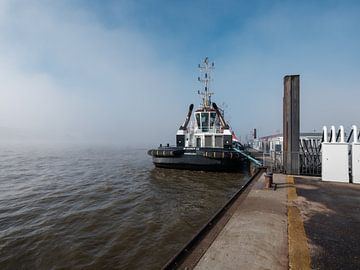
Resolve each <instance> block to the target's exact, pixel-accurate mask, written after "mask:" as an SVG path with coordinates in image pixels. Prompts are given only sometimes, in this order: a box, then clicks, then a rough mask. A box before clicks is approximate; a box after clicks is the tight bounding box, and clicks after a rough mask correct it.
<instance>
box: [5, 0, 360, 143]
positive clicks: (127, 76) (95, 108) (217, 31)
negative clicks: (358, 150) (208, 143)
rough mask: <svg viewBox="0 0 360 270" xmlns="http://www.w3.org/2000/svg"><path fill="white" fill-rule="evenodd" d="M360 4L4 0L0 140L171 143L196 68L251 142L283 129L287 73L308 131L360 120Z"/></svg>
mask: <svg viewBox="0 0 360 270" xmlns="http://www.w3.org/2000/svg"><path fill="white" fill-rule="evenodd" d="M359 29H360V4H358V2H357V1H147V0H139V1H130V0H123V1H95V0H90V1H89V0H88V1H85V0H82V1H67V0H64V1H45V0H34V1H17V0H15V1H10V0H2V1H1V2H0V80H1V82H2V84H1V85H0V129H1V131H2V132H1V134H2V135H1V136H0V138H2V139H4V140H5V139H9V138H19V139H24V140H26V139H30V138H31V139H39V140H50V141H51V140H60V141H62V140H68V141H89V142H93V141H96V142H111V143H119V144H122V145H135V144H137V142H138V141H141V142H142V145H151V144H157V143H166V142H170V143H173V141H174V136H175V132H176V129H177V128H178V127H179V125H180V124H181V123H182V121H183V119H184V117H185V114H186V110H187V107H188V104H190V103H195V105H198V104H199V102H200V99H199V98H198V96H197V94H196V92H197V90H198V89H199V87H200V85H199V84H198V83H197V81H196V78H197V76H198V70H197V68H196V67H197V64H198V63H199V62H200V61H201V60H202V59H203V58H204V56H209V57H210V59H212V60H213V61H215V65H216V69H215V73H214V82H213V91H214V92H215V95H214V97H213V100H214V101H216V102H217V103H218V104H223V103H225V107H226V108H225V113H226V118H227V119H229V121H230V123H231V125H232V127H233V128H234V130H235V131H236V133H237V134H238V135H239V136H240V137H242V138H245V136H246V135H247V134H249V132H250V131H251V130H252V129H253V128H257V129H258V131H259V134H260V135H269V134H273V133H276V132H279V131H281V127H282V119H281V117H282V111H281V110H282V93H283V77H284V76H285V75H287V74H300V76H301V129H302V131H312V130H317V131H319V130H321V128H322V126H323V125H331V124H335V125H340V124H342V125H344V126H345V127H346V128H349V127H350V126H351V125H352V124H357V125H360V123H359V112H360V109H359V107H360V106H359V100H360V89H359V85H360V76H359V75H360V64H359V63H360V35H359V31H360V30H359Z"/></svg>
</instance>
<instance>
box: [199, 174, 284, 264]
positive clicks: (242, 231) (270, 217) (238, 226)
mask: <svg viewBox="0 0 360 270" xmlns="http://www.w3.org/2000/svg"><path fill="white" fill-rule="evenodd" d="M274 182H275V183H277V186H278V188H277V189H276V190H275V191H274V190H264V189H263V187H264V176H262V177H260V178H259V180H258V181H257V182H256V183H255V185H254V186H253V188H252V189H251V191H250V193H249V194H248V195H247V197H246V199H245V200H244V201H243V202H242V204H241V205H240V206H239V208H238V209H237V210H236V212H235V213H234V215H233V216H232V217H231V219H230V220H229V222H228V223H227V224H226V225H225V227H224V228H223V230H222V231H221V232H220V234H219V235H218V237H217V238H216V239H215V241H214V242H213V243H212V244H211V246H210V248H209V249H208V250H207V251H206V253H205V254H204V256H203V257H202V258H201V259H200V261H199V262H198V264H197V265H196V267H195V269H197V270H203V269H228V270H230V269H288V239H287V204H286V202H287V188H286V187H287V185H288V184H287V179H286V177H285V176H284V175H274Z"/></svg>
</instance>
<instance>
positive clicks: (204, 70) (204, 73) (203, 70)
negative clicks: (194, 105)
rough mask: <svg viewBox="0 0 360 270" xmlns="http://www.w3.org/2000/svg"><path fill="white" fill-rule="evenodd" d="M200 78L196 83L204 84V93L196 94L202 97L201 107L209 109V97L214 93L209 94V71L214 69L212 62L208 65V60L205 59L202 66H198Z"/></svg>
mask: <svg viewBox="0 0 360 270" xmlns="http://www.w3.org/2000/svg"><path fill="white" fill-rule="evenodd" d="M199 69H200V77H198V81H199V82H201V83H203V84H204V91H198V94H199V95H201V96H202V101H203V104H202V105H203V107H204V108H205V109H208V108H210V106H211V95H213V94H214V93H211V92H210V82H211V74H210V73H211V71H212V70H213V69H214V62H212V63H211V65H210V64H209V58H208V57H205V59H204V61H203V63H202V65H201V64H199Z"/></svg>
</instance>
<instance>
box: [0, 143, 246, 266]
mask: <svg viewBox="0 0 360 270" xmlns="http://www.w3.org/2000/svg"><path fill="white" fill-rule="evenodd" d="M246 179H248V175H247V174H239V173H236V174H234V173H228V174H227V173H206V172H191V171H178V170H166V169H155V168H154V167H153V165H152V163H151V158H150V157H149V156H147V155H146V149H119V148H110V147H99V146H97V147H95V146H94V147H85V146H81V147H79V146H78V147H73V146H72V147H71V146H61V147H60V146H51V147H50V146H24V145H10V146H9V145H8V146H3V145H2V146H0V269H159V268H160V267H161V266H162V265H164V264H165V263H166V262H167V261H168V260H169V259H170V258H171V257H172V256H173V255H174V254H175V253H176V252H177V251H178V250H179V249H180V248H181V247H182V246H183V245H184V244H185V243H186V242H187V241H189V239H190V238H191V237H192V236H193V234H194V233H195V232H196V231H198V230H199V228H200V227H201V226H202V225H203V224H204V223H205V222H206V221H207V220H208V219H209V218H210V217H211V216H212V215H213V214H214V213H215V212H216V211H217V210H218V209H219V208H220V206H221V205H223V204H224V203H225V202H226V200H228V198H229V197H231V195H232V194H233V193H234V192H235V191H236V190H237V189H238V188H239V187H240V186H242V185H243V183H244V182H245V180H246Z"/></svg>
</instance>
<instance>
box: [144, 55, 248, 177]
mask: <svg viewBox="0 0 360 270" xmlns="http://www.w3.org/2000/svg"><path fill="white" fill-rule="evenodd" d="M199 69H200V77H199V78H198V80H199V82H201V83H203V85H204V89H203V91H198V94H199V95H200V96H201V97H202V104H201V105H200V107H199V108H198V109H197V110H196V111H195V112H194V118H193V120H192V121H190V119H191V114H192V111H193V109H194V105H193V104H191V105H190V106H189V111H188V114H187V117H186V119H185V122H184V123H183V124H182V125H181V126H180V128H179V130H178V131H177V133H176V146H169V144H168V145H167V146H162V145H161V144H160V147H158V148H157V149H151V150H149V151H148V154H149V155H150V156H152V157H153V163H154V165H155V166H156V167H162V168H173V169H188V170H203V171H236V170H240V169H241V165H242V164H243V163H244V162H246V161H247V160H246V158H245V156H244V155H243V154H242V153H243V146H242V144H241V143H240V142H239V140H238V139H237V138H236V136H235V134H234V132H233V131H232V130H231V128H230V126H229V124H228V123H227V122H226V121H225V119H224V114H223V112H224V111H223V110H222V109H221V108H219V107H218V106H217V105H216V103H214V102H211V96H212V95H213V93H212V92H211V91H210V82H211V71H212V70H213V69H214V63H211V64H210V63H209V58H208V57H206V58H205V59H204V61H203V63H202V64H201V65H200V64H199Z"/></svg>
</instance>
